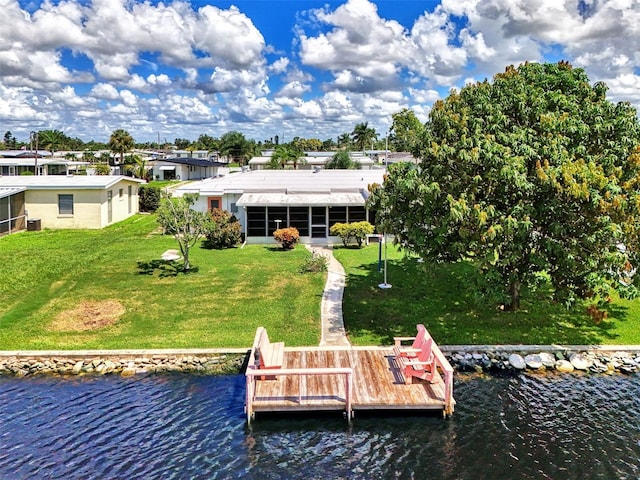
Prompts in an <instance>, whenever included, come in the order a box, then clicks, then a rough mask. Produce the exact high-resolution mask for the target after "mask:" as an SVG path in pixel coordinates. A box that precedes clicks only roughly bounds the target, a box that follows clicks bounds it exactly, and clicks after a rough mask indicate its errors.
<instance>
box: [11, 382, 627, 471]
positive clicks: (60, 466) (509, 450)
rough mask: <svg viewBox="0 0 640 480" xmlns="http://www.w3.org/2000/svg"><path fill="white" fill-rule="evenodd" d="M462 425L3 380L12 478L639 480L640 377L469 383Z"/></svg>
mask: <svg viewBox="0 0 640 480" xmlns="http://www.w3.org/2000/svg"><path fill="white" fill-rule="evenodd" d="M455 394H456V399H457V402H458V404H457V407H456V413H455V414H454V416H453V418H451V419H449V420H446V421H443V420H442V419H441V418H440V417H439V416H433V415H415V416H410V415H409V416H403V415H395V416H393V415H378V416H374V415H369V416H367V415H361V414H358V415H357V417H356V419H355V421H354V422H353V424H352V425H351V426H348V425H347V423H346V422H345V421H344V420H343V419H342V417H341V416H340V415H338V414H328V415H324V416H320V417H318V416H311V417H310V416H297V417H287V418H282V417H269V416H260V417H259V418H258V420H257V422H255V423H254V424H253V426H252V427H251V428H249V427H248V426H247V425H246V423H245V419H244V415H243V398H244V378H243V377H241V376H224V377H201V376H189V375H148V376H137V377H133V378H120V377H115V376H111V377H99V378H98V377H74V378H70V379H61V378H51V377H41V378H22V379H14V378H0V421H1V422H2V423H1V424H0V479H11V480H21V479H41V478H42V479H44V478H47V479H58V478H59V479H70V480H73V479H87V478H91V479H93V478H99V479H145V480H146V479H156V478H157V479H185V478H189V479H200V478H202V479H228V478H248V479H258V478H259V479H281V478H290V479H296V478H305V479H308V478H310V479H315V478H317V479H320V478H322V479H326V478H330V479H343V478H344V479H346V478H348V479H356V480H357V479H371V478H379V479H394V478H402V479H431V478H433V479H456V480H457V479H474V480H476V479H483V478H487V479H491V478H519V479H520V478H521V479H558V478H581V479H611V478H616V479H618V478H619V479H632V478H638V477H639V476H640V460H639V459H640V376H628V377H627V376H610V377H609V376H588V375H582V376H581V375H576V376H573V375H563V376H534V375H522V376H517V377H508V378H475V377H459V378H457V379H456V386H455Z"/></svg>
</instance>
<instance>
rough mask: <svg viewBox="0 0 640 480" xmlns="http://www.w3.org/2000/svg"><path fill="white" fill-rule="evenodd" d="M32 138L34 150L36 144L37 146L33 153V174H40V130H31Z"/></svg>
mask: <svg viewBox="0 0 640 480" xmlns="http://www.w3.org/2000/svg"><path fill="white" fill-rule="evenodd" d="M30 140H31V149H32V150H33V146H34V144H35V147H36V149H35V151H34V155H33V163H34V167H35V168H34V171H33V174H34V175H38V132H31V136H30Z"/></svg>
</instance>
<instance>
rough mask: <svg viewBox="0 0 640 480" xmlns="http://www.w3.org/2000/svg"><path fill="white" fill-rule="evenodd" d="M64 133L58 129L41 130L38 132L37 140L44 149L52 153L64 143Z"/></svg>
mask: <svg viewBox="0 0 640 480" xmlns="http://www.w3.org/2000/svg"><path fill="white" fill-rule="evenodd" d="M64 140H65V135H64V133H62V132H61V131H60V130H41V131H39V132H38V141H39V142H40V145H41V146H42V147H44V149H45V150H47V151H49V152H50V153H51V156H52V157H53V154H54V153H55V152H56V150H59V149H60V148H61V147H62V146H63V143H64Z"/></svg>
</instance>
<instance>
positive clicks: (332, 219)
mask: <svg viewBox="0 0 640 480" xmlns="http://www.w3.org/2000/svg"><path fill="white" fill-rule="evenodd" d="M335 223H347V207H329V225H333V224H335Z"/></svg>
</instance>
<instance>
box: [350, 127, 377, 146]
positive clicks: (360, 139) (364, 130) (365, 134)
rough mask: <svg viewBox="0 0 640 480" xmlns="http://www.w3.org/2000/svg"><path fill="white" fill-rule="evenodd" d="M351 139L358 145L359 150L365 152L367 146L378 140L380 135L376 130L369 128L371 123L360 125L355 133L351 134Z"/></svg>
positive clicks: (354, 130) (355, 129)
mask: <svg viewBox="0 0 640 480" xmlns="http://www.w3.org/2000/svg"><path fill="white" fill-rule="evenodd" d="M351 138H352V139H353V142H354V143H355V144H356V147H358V149H359V150H362V151H364V149H365V148H366V147H367V145H371V142H372V141H373V140H377V139H378V134H377V133H376V130H375V128H370V127H369V122H364V123H358V124H357V125H356V126H355V128H354V129H353V132H351Z"/></svg>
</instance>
